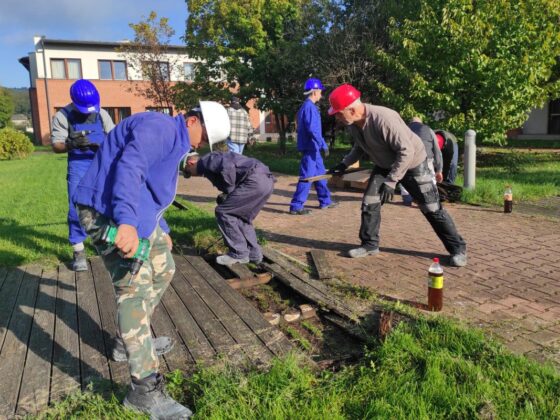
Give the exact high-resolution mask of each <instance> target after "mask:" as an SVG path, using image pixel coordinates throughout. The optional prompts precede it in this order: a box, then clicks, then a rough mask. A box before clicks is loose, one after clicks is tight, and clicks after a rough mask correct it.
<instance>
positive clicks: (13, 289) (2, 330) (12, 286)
mask: <svg viewBox="0 0 560 420" xmlns="http://www.w3.org/2000/svg"><path fill="white" fill-rule="evenodd" d="M24 274H25V270H22V269H20V268H15V269H12V270H10V271H8V274H7V275H6V278H5V281H4V285H3V287H2V289H0V302H1V304H0V354H1V350H2V346H3V344H4V340H5V338H6V334H7V332H8V324H9V322H10V318H11V317H12V313H13V310H14V307H15V304H16V300H17V297H18V293H19V288H20V286H21V282H22V280H23V276H24Z"/></svg>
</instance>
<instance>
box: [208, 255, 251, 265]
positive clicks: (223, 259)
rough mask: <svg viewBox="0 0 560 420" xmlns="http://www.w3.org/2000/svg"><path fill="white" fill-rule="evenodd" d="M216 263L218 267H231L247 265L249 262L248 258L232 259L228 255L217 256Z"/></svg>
mask: <svg viewBox="0 0 560 420" xmlns="http://www.w3.org/2000/svg"><path fill="white" fill-rule="evenodd" d="M216 262H217V263H218V264H220V265H233V264H237V263H239V264H247V263H248V262H249V257H245V258H233V257H230V256H229V255H227V254H225V255H219V256H218V257H216Z"/></svg>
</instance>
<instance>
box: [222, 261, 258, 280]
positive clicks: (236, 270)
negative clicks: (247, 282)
mask: <svg viewBox="0 0 560 420" xmlns="http://www.w3.org/2000/svg"><path fill="white" fill-rule="evenodd" d="M228 270H230V271H231V272H232V273H233V274H235V275H236V276H237V278H239V279H242V280H244V279H250V278H253V277H254V276H255V273H253V272H252V271H251V270H249V268H248V267H247V266H246V265H245V264H233V265H229V266H228Z"/></svg>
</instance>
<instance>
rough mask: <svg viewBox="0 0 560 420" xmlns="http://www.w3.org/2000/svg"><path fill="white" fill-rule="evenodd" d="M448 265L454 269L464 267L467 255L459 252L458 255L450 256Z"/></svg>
mask: <svg viewBox="0 0 560 420" xmlns="http://www.w3.org/2000/svg"><path fill="white" fill-rule="evenodd" d="M450 264H451V265H452V266H454V267H464V266H466V265H467V253H466V252H461V253H460V254H455V255H452V256H451V258H450Z"/></svg>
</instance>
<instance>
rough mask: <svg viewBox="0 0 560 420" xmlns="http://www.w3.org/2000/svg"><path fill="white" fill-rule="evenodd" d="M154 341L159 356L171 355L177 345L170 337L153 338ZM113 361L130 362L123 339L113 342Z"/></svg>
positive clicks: (118, 338)
mask: <svg viewBox="0 0 560 420" xmlns="http://www.w3.org/2000/svg"><path fill="white" fill-rule="evenodd" d="M152 341H153V343H154V347H155V350H156V354H157V355H158V356H161V355H162V354H166V353H169V352H170V351H171V349H172V348H173V346H174V345H175V341H174V340H172V339H171V338H169V337H157V338H152ZM111 359H113V361H115V362H126V361H127V360H128V358H127V357H126V350H125V349H124V343H123V340H122V338H121V337H115V339H114V340H113V352H112V353H111Z"/></svg>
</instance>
